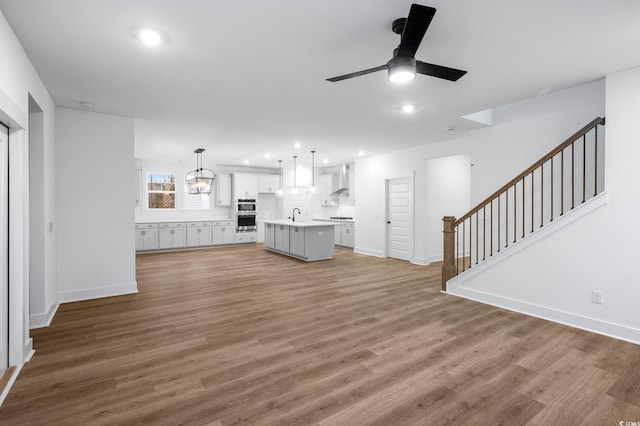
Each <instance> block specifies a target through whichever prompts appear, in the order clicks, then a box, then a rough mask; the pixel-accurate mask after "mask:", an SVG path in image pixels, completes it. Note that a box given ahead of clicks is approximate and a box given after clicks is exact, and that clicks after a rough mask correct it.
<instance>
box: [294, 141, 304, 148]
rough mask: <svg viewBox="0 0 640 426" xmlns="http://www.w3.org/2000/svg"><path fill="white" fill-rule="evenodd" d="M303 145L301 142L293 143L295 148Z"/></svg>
mask: <svg viewBox="0 0 640 426" xmlns="http://www.w3.org/2000/svg"><path fill="white" fill-rule="evenodd" d="M301 146H302V145H300V142H296V143H294V144H293V147H294V148H300V147H301Z"/></svg>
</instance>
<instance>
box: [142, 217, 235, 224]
mask: <svg viewBox="0 0 640 426" xmlns="http://www.w3.org/2000/svg"><path fill="white" fill-rule="evenodd" d="M229 220H234V219H233V218H232V217H230V218H222V217H217V218H215V219H175V220H166V219H163V220H140V221H138V220H137V221H136V223H139V224H145V223H178V222H184V223H187V222H226V221H229Z"/></svg>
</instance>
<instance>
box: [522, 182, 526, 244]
mask: <svg viewBox="0 0 640 426" xmlns="http://www.w3.org/2000/svg"><path fill="white" fill-rule="evenodd" d="M524 210H525V208H524V176H523V177H522V238H524Z"/></svg>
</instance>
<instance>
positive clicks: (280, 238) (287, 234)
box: [264, 219, 335, 261]
mask: <svg viewBox="0 0 640 426" xmlns="http://www.w3.org/2000/svg"><path fill="white" fill-rule="evenodd" d="M334 227H335V223H331V222H318V221H299V222H293V221H291V220H287V219H283V220H265V221H264V244H265V247H266V248H267V250H271V251H274V252H277V253H281V254H285V255H287V256H291V257H295V258H297V259H302V260H306V261H312V260H324V259H333V250H334Z"/></svg>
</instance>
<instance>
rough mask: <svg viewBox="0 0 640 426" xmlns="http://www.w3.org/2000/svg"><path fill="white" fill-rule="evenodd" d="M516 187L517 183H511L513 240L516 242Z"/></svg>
mask: <svg viewBox="0 0 640 426" xmlns="http://www.w3.org/2000/svg"><path fill="white" fill-rule="evenodd" d="M516 187H517V185H516V184H515V183H514V184H513V242H514V243H515V242H516V238H518V230H517V228H516V226H517V224H516V222H517V221H518V220H517V217H518V206H517V204H516V203H517V202H518V196H517V194H516Z"/></svg>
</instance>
